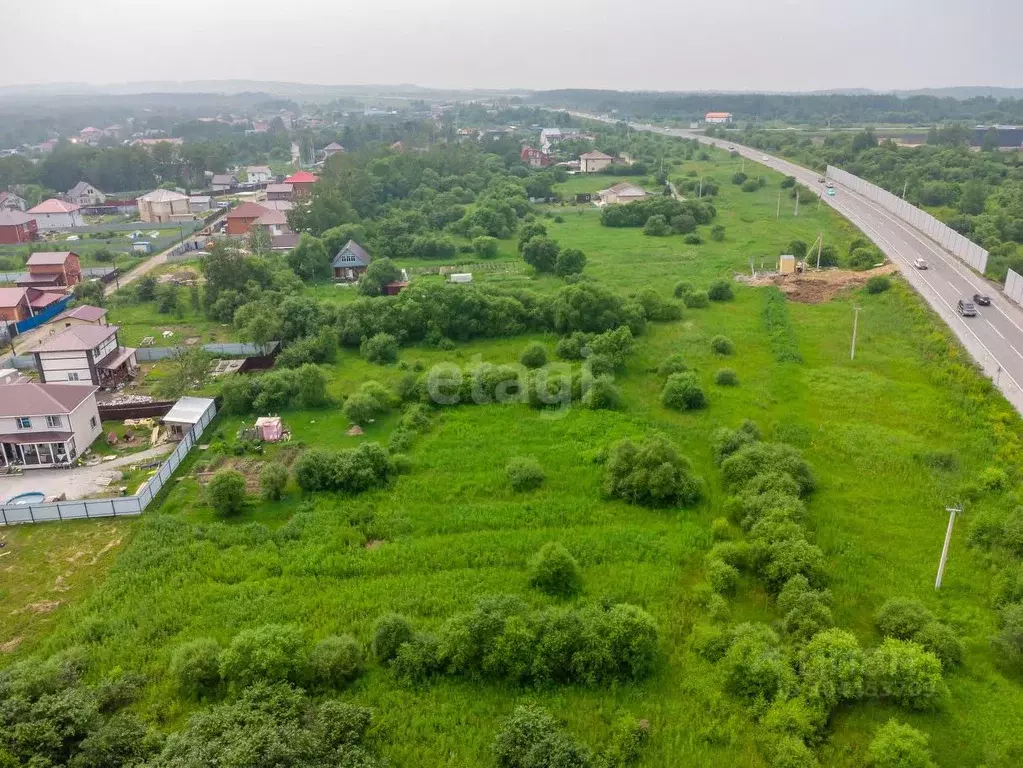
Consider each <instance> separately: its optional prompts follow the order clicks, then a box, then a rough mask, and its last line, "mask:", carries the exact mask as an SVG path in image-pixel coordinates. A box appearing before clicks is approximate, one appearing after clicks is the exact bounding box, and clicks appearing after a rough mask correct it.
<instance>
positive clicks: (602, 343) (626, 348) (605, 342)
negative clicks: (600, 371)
mask: <svg viewBox="0 0 1023 768" xmlns="http://www.w3.org/2000/svg"><path fill="white" fill-rule="evenodd" d="M588 346H589V348H590V354H591V355H592V357H591V360H592V358H593V357H600V358H603V359H604V360H607V361H608V362H609V363H610V364H611V365H612V366H614V367H615V368H624V367H625V361H626V359H627V358H628V356H629V355H630V354H632V351H633V350H634V349H635V347H636V342H635V340H634V339H633V335H632V331H631V330H629V328H627V327H625V326H622V327H620V328H615V329H614V330H613V331H606V332H604V333H599V334H596V335H595V336H591V337H590V340H589V344H588ZM591 371H592V368H591ZM593 373H594V375H597V373H596V372H595V371H594V372H593Z"/></svg>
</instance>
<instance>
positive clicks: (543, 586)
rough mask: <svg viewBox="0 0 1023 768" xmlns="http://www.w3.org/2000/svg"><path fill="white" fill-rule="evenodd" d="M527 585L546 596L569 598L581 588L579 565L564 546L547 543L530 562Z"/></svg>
mask: <svg viewBox="0 0 1023 768" xmlns="http://www.w3.org/2000/svg"><path fill="white" fill-rule="evenodd" d="M529 585H530V586H531V587H534V588H536V589H539V590H540V591H541V592H546V593H547V594H548V595H555V596H558V597H571V596H572V595H574V594H576V593H577V592H578V591H579V590H580V589H581V588H582V575H581V573H580V571H579V563H577V562H576V560H575V558H574V557H572V554H571V553H570V552H569V551H568V550H567V549H565V547H564V546H562V545H561V544H559V543H557V542H548V543H547V544H544V545H543V546H542V547H541V548H540V551H539V552H538V553H537V555H536V557H535V558H533V560H532V561H531V562H530V565H529Z"/></svg>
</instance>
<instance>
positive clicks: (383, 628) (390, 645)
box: [373, 613, 415, 664]
mask: <svg viewBox="0 0 1023 768" xmlns="http://www.w3.org/2000/svg"><path fill="white" fill-rule="evenodd" d="M414 636H415V632H413V631H412V625H411V624H409V621H408V619H406V618H405V617H404V616H399V615H398V614H396V613H388V614H384V615H383V616H381V617H380V618H379V619H377V623H376V626H375V627H374V629H373V658H375V659H376V660H377V661H378V662H380V663H381V664H387V663H388V662H391V661H393V660H394V658H395V657H396V656H397V655H398V649H399V648H401V646H402V645H403V644H404V643H407V642H410V641H411V640H412V638H413V637H414Z"/></svg>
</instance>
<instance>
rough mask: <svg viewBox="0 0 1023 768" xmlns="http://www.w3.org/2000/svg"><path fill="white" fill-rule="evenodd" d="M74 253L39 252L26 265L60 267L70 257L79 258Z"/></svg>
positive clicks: (29, 258)
mask: <svg viewBox="0 0 1023 768" xmlns="http://www.w3.org/2000/svg"><path fill="white" fill-rule="evenodd" d="M77 255H78V254H76V253H74V252H73V251H39V253H33V254H32V255H31V256H29V257H28V261H26V262H25V263H26V264H27V265H28V266H30V267H58V266H60V265H61V264H63V263H64V262H65V261H67V259H68V256H77Z"/></svg>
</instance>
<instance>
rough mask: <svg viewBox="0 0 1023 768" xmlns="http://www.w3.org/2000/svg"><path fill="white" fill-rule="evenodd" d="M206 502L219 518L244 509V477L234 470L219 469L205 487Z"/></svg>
mask: <svg viewBox="0 0 1023 768" xmlns="http://www.w3.org/2000/svg"><path fill="white" fill-rule="evenodd" d="M206 500H207V501H208V502H209V505H210V506H211V507H213V510H214V511H215V512H216V513H217V514H218V515H220V516H221V517H230V516H231V515H235V514H237V513H239V512H241V511H242V510H243V509H244V508H245V475H243V474H242V473H241V472H238V471H237V470H234V469H221V470H219V471H218V472H217V473H216V474H215V475H213V479H212V480H210V482H209V485H207V486H206Z"/></svg>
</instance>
